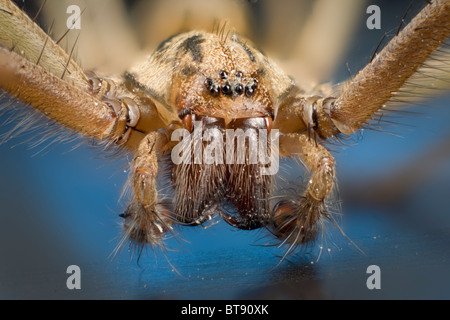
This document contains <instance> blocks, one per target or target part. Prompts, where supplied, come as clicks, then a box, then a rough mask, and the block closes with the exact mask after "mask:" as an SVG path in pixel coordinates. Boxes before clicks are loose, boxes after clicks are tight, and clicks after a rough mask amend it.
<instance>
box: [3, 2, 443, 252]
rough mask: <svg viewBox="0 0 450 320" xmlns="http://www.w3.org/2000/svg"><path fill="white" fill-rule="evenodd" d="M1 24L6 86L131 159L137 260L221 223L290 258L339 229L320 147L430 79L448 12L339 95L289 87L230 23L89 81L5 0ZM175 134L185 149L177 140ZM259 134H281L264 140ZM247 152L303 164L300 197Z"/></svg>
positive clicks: (421, 19) (423, 20)
mask: <svg viewBox="0 0 450 320" xmlns="http://www.w3.org/2000/svg"><path fill="white" fill-rule="evenodd" d="M0 15H1V21H2V22H1V23H0V43H1V47H0V65H1V68H0V70H2V71H1V73H0V88H1V89H2V90H4V91H5V92H6V93H7V94H9V95H10V96H12V97H14V98H16V99H17V100H19V101H21V102H23V103H26V104H27V105H29V106H31V107H33V108H34V109H35V110H37V111H39V112H40V113H42V114H44V115H45V116H46V117H48V118H50V119H52V120H54V121H55V122H56V123H58V124H60V125H62V126H64V127H66V128H68V129H70V130H73V131H75V132H79V133H80V134H82V135H84V136H86V137H90V138H93V139H97V140H99V141H101V142H104V143H102V144H101V145H102V146H103V147H111V148H112V147H114V145H116V146H117V147H118V148H120V150H121V151H123V152H126V153H129V154H132V155H133V160H132V161H131V163H130V176H129V181H128V187H129V188H130V189H131V191H132V196H131V200H130V204H129V205H128V207H127V209H126V210H125V212H123V213H122V214H120V216H121V217H122V218H124V223H123V226H124V238H123V239H124V240H123V241H122V242H121V244H120V245H122V244H123V243H124V242H125V241H130V242H131V245H132V246H134V247H137V248H138V250H139V251H140V250H142V248H143V247H144V245H146V244H149V245H151V246H154V247H163V245H164V241H163V240H164V236H165V235H166V234H167V233H168V232H169V233H171V232H173V231H174V228H175V226H176V225H183V226H195V225H202V224H204V223H205V222H206V221H208V220H210V219H212V218H213V217H214V216H216V215H219V216H220V217H222V218H223V220H225V221H226V222H227V223H229V224H230V225H232V226H233V227H236V228H238V229H244V230H253V229H260V228H266V229H267V230H268V231H269V232H270V233H271V234H273V236H274V237H275V238H276V239H278V240H279V241H280V242H281V243H282V244H284V245H286V248H287V249H286V254H288V253H290V252H292V251H294V250H295V249H296V248H297V247H298V246H301V245H305V244H307V243H309V242H311V241H313V240H314V239H315V238H316V237H317V235H318V233H319V232H320V230H321V226H322V224H323V223H324V221H327V220H330V221H332V222H334V219H333V216H332V213H331V212H330V210H329V206H328V203H327V201H328V200H329V198H330V195H331V193H332V191H333V189H334V188H335V185H336V181H335V180H336V172H335V160H334V158H333V155H332V154H331V153H330V151H329V150H328V149H327V148H326V147H325V146H326V145H327V143H328V142H329V141H331V142H336V143H337V142H339V141H340V140H341V139H343V138H344V137H345V135H351V134H353V133H355V132H357V131H358V130H360V129H361V128H364V127H365V126H367V125H369V123H370V121H371V120H373V119H374V118H375V116H377V115H379V114H381V113H382V112H383V111H384V110H386V106H389V104H390V103H392V102H393V101H394V100H396V99H397V98H398V97H399V96H401V92H402V90H403V89H404V88H405V86H407V85H410V84H411V83H414V81H415V80H416V79H415V78H414V77H415V75H417V73H418V72H419V71H421V72H423V70H422V69H424V68H430V69H433V65H429V64H428V63H429V61H430V60H429V59H430V57H432V55H433V54H434V53H435V52H437V51H438V50H440V49H441V48H442V46H443V45H444V43H445V41H446V40H447V39H448V37H449V34H450V1H445V0H440V1H438V0H436V1H433V2H430V3H429V4H427V5H426V6H425V7H424V9H423V10H422V11H421V12H420V13H419V14H418V15H417V16H416V17H415V18H414V19H413V20H412V21H411V22H410V23H409V24H408V25H407V26H404V27H403V28H399V31H398V34H397V35H396V36H394V37H393V39H392V40H391V41H390V42H389V43H388V44H387V45H386V46H385V47H384V48H383V49H382V50H380V51H379V52H377V53H376V54H374V56H373V59H372V60H371V62H370V63H369V64H368V65H367V66H366V67H365V68H363V69H362V70H361V71H360V72H359V73H358V74H357V75H355V76H354V77H352V78H351V79H350V80H349V81H348V82H345V83H343V84H341V85H337V86H334V87H332V86H330V85H320V86H311V85H310V82H308V81H305V80H304V79H296V80H295V81H294V80H293V79H292V78H291V77H290V76H288V74H287V73H285V72H284V71H283V70H282V69H281V68H280V67H279V66H278V64H277V63H276V62H274V61H273V60H271V58H269V57H268V56H266V55H265V54H264V53H263V52H262V51H260V50H258V49H257V48H256V46H255V45H253V44H252V43H251V42H250V40H248V39H247V38H246V37H244V36H241V34H240V33H238V32H234V31H233V29H231V28H230V27H228V26H226V25H224V24H216V28H215V30H213V31H212V32H211V31H185V32H182V33H179V34H177V35H174V36H171V37H170V38H168V39H166V40H164V41H163V42H162V43H161V44H159V45H158V47H157V48H156V50H155V51H154V53H153V54H151V55H150V56H149V57H148V58H146V59H144V60H142V62H140V63H138V64H136V65H134V66H132V67H130V68H127V71H125V72H123V73H121V74H120V76H103V75H99V74H97V73H95V72H92V71H90V72H85V71H83V70H82V69H81V67H80V66H79V65H78V64H77V63H76V62H75V61H74V60H73V55H72V53H73V51H70V52H69V53H66V52H64V51H63V50H62V49H61V48H60V47H59V45H58V42H59V41H55V40H53V39H51V38H50V37H49V36H47V34H46V33H44V32H43V31H42V30H41V29H40V28H39V27H37V25H35V24H34V23H33V22H32V21H31V19H30V18H28V17H27V16H26V15H25V14H24V13H23V12H22V11H21V10H20V9H18V8H17V7H16V6H15V5H14V4H13V3H12V2H10V1H6V0H2V1H0ZM305 73H306V74H307V72H305ZM304 83H305V84H304ZM421 88H422V89H424V90H425V89H426V88H423V87H421ZM425 91H426V90H425ZM196 126H200V129H199V131H198V130H196ZM180 130H181V131H180ZM238 130H241V131H244V132H246V133H247V132H250V134H249V135H248V144H243V145H241V148H239V144H238V145H237V146H235V145H234V140H233V139H231V140H228V136H226V133H228V132H229V131H233V132H237V131H238ZM179 132H181V133H182V135H183V139H182V141H181V142H180V139H179V138H180V136H178V138H176V139H174V134H175V133H179ZM261 132H263V133H265V134H266V135H270V134H272V133H274V134H273V135H270V139H266V140H264V139H262V136H263V135H262V134H261ZM185 133H187V134H185ZM196 133H198V134H199V135H200V136H201V137H203V140H202V139H198V136H196ZM210 133H211V134H212V136H209V138H208V139H209V140H208V139H207V140H206V142H205V140H204V137H205V135H209V134H210ZM188 137H191V138H190V139H188ZM218 137H219V138H218ZM266 138H267V136H266ZM261 140H262V141H261ZM211 141H214V144H213V147H214V148H213V150H214V152H212V151H211V150H210V148H209V147H210V146H211V144H208V142H211ZM252 141H253V142H255V145H257V146H258V150H260V149H269V150H270V151H268V152H267V155H268V158H270V161H269V164H270V165H273V161H276V159H277V158H278V156H279V157H289V158H294V159H297V160H298V161H299V162H301V163H302V164H304V165H305V167H307V168H308V169H309V171H310V177H309V179H308V182H307V185H306V186H305V188H304V190H302V191H298V192H297V193H296V194H295V195H294V196H286V197H281V198H280V197H278V196H276V183H275V177H274V175H273V174H264V173H263V172H264V169H267V168H268V162H264V161H262V159H261V158H258V161H256V162H252V161H251V158H252V156H251V155H252V150H251V147H250V145H251V143H252ZM230 143H231V146H230ZM220 146H221V147H222V149H220V148H219V147H220ZM180 147H181V148H180ZM216 147H217V148H216ZM180 149H181V153H180V154H178V155H182V156H181V157H182V158H183V157H186V156H187V155H189V156H191V155H192V156H193V158H194V159H195V153H196V151H199V152H200V153H201V154H207V153H209V154H210V155H213V157H214V161H213V162H212V163H206V162H203V161H199V162H198V161H195V160H194V163H192V162H185V161H181V162H180V163H176V162H175V161H174V150H180ZM242 150H243V154H242V158H241V161H240V162H239V156H238V154H239V151H242ZM228 152H231V154H232V156H231V157H229V153H228ZM175 155H176V154H175ZM189 158H191V157H189ZM183 159H185V158H183ZM218 159H219V160H220V159H221V160H222V162H220V161H218ZM224 159H226V161H223V160H224ZM274 159H275V160H274ZM203 160H205V159H203ZM266 160H267V159H266Z"/></svg>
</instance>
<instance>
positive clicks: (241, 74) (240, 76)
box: [236, 71, 244, 79]
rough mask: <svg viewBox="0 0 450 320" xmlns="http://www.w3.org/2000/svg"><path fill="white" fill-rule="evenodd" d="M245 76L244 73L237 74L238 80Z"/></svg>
mask: <svg viewBox="0 0 450 320" xmlns="http://www.w3.org/2000/svg"><path fill="white" fill-rule="evenodd" d="M243 76H244V75H243V73H242V71H238V72H236V78H239V79H242V77H243Z"/></svg>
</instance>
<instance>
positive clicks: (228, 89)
mask: <svg viewBox="0 0 450 320" xmlns="http://www.w3.org/2000/svg"><path fill="white" fill-rule="evenodd" d="M222 93H223V94H225V95H231V94H232V91H231V86H230V84H229V83H228V82H226V83H225V84H224V85H223V86H222Z"/></svg>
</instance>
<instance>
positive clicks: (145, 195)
mask: <svg viewBox="0 0 450 320" xmlns="http://www.w3.org/2000/svg"><path fill="white" fill-rule="evenodd" d="M167 142H168V138H167V135H166V134H165V133H164V132H161V131H153V132H151V133H149V134H148V135H147V136H146V137H145V138H144V139H143V140H142V141H141V143H140V145H139V148H138V151H137V153H136V156H135V158H134V160H133V162H132V165H131V171H130V179H129V184H130V185H131V188H132V193H133V199H132V202H131V204H130V205H129V206H128V208H127V211H126V212H125V213H123V214H122V215H121V217H123V218H124V219H125V222H124V239H123V240H122V243H121V244H120V245H119V246H121V245H122V244H123V242H124V241H128V240H130V241H131V245H132V246H136V247H137V248H138V249H140V250H141V249H142V248H143V247H144V245H145V244H147V243H148V244H150V245H157V246H161V244H162V236H163V235H164V234H165V233H166V232H167V231H170V230H172V227H171V225H172V222H171V220H170V213H169V211H168V210H166V209H165V208H164V207H163V206H162V205H160V204H159V201H158V192H157V189H156V178H157V175H158V156H159V154H160V153H161V152H163V151H164V147H165V146H166V145H167Z"/></svg>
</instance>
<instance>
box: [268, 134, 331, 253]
mask: <svg viewBox="0 0 450 320" xmlns="http://www.w3.org/2000/svg"><path fill="white" fill-rule="evenodd" d="M280 155H281V156H298V157H300V160H301V161H302V162H303V163H304V164H305V165H306V166H307V167H308V168H309V169H311V170H312V174H311V176H310V179H309V181H308V185H307V188H306V190H305V191H304V193H303V194H302V195H301V197H300V199H294V200H281V201H280V202H279V203H278V204H277V205H276V206H275V209H274V216H273V223H272V226H271V229H272V232H273V233H274V234H275V236H277V237H278V238H279V239H280V240H281V241H282V242H283V243H286V244H288V245H290V248H289V249H288V252H290V251H291V250H293V249H295V248H296V247H297V246H298V245H301V244H305V243H308V242H310V241H312V240H314V239H315V237H316V236H317V234H318V232H319V230H320V226H321V223H322V222H323V221H324V219H325V218H327V217H328V212H327V208H326V206H325V202H324V201H325V199H326V198H327V196H328V195H329V194H330V192H331V191H332V189H333V187H334V183H335V160H334V158H333V156H332V155H331V154H330V152H329V151H328V150H327V149H325V147H323V146H322V145H320V144H317V143H316V141H315V140H314V139H311V138H310V137H308V134H306V133H290V134H286V135H283V136H282V137H280Z"/></svg>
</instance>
